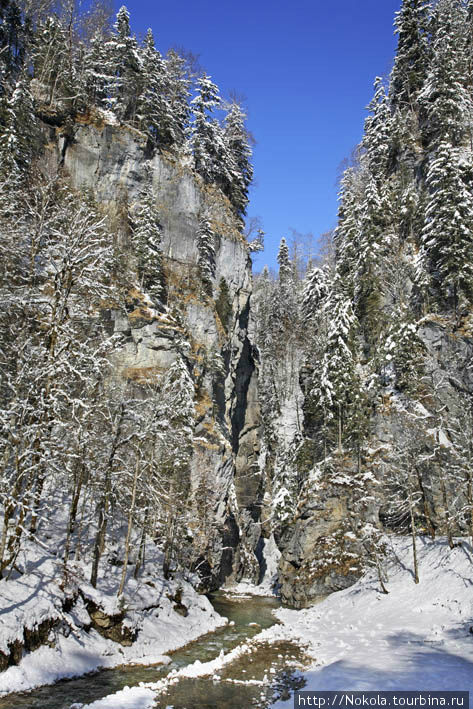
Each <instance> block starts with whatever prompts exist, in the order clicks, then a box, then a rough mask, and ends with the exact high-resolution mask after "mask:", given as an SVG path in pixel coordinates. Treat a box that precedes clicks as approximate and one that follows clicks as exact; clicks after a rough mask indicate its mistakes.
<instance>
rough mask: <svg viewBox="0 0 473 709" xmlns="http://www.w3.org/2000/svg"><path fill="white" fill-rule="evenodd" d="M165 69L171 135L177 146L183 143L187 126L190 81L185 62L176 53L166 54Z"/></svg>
mask: <svg viewBox="0 0 473 709" xmlns="http://www.w3.org/2000/svg"><path fill="white" fill-rule="evenodd" d="M166 69H167V73H168V76H169V84H168V89H169V97H168V99H169V106H170V110H171V115H172V121H173V134H174V139H175V143H176V145H177V146H182V145H183V144H184V143H185V139H186V134H187V130H188V124H189V116H190V107H189V98H190V91H189V86H190V81H189V78H188V76H187V72H186V62H185V59H184V58H183V57H181V56H180V55H179V54H177V52H174V51H173V50H171V51H170V52H168V54H167V59H166Z"/></svg>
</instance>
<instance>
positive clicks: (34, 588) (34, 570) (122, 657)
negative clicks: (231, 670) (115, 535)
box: [0, 545, 227, 706]
mask: <svg viewBox="0 0 473 709" xmlns="http://www.w3.org/2000/svg"><path fill="white" fill-rule="evenodd" d="M31 547H32V548H30V549H27V550H26V551H25V559H22V562H23V566H24V568H26V569H27V573H23V574H21V575H20V574H17V578H10V579H9V580H8V581H6V580H1V581H0V659H1V660H2V662H3V671H2V672H1V673H0V696H5V695H8V694H9V693H12V692H22V691H25V690H30V689H33V688H35V687H40V686H42V685H48V684H52V683H54V682H57V681H58V680H61V679H64V678H71V677H78V676H80V675H84V674H86V673H88V672H92V671H95V670H97V669H99V668H110V667H117V666H119V665H125V664H132V663H140V664H146V665H151V664H155V663H166V662H168V661H169V658H168V656H167V653H169V652H171V651H173V650H175V649H177V648H179V647H182V646H184V645H186V644H187V643H189V642H191V641H192V640H194V639H195V638H197V637H199V636H201V635H203V634H205V633H208V632H210V631H213V630H215V629H216V628H218V627H220V626H222V625H225V624H226V622H227V621H226V620H225V619H224V618H222V617H221V616H220V615H219V614H218V613H216V612H215V611H214V609H213V607H212V605H211V604H210V602H209V600H208V599H207V598H206V597H205V596H203V595H200V594H198V593H197V592H196V591H195V590H194V588H193V587H192V586H191V584H190V583H189V582H188V581H187V580H186V579H185V578H183V577H176V578H174V579H173V580H165V579H164V578H163V577H162V572H161V569H162V558H161V557H160V554H159V553H157V552H156V551H155V548H154V545H149V549H147V553H148V554H149V555H150V556H151V555H152V554H154V555H155V558H152V557H151V558H149V560H148V563H147V567H146V573H144V574H143V575H141V576H140V577H139V578H138V579H134V578H133V574H132V571H131V570H130V572H129V576H130V578H128V580H127V583H126V587H125V593H124V594H123V595H122V596H120V597H119V596H118V595H117V591H118V588H119V585H120V578H121V573H122V568H121V567H119V566H114V565H111V564H110V565H109V567H108V568H107V570H106V573H104V575H103V577H102V578H101V580H100V591H99V590H97V589H94V588H92V586H91V585H90V584H89V583H88V582H87V580H86V579H87V578H88V576H89V574H90V569H89V568H88V567H86V566H85V565H83V564H80V563H70V564H68V567H67V574H65V571H64V566H63V564H62V563H60V562H58V561H56V559H54V558H53V557H52V555H51V554H41V553H40V550H39V549H38V547H37V546H35V547H33V546H32V545H31ZM28 554H29V557H28ZM0 706H1V703H0Z"/></svg>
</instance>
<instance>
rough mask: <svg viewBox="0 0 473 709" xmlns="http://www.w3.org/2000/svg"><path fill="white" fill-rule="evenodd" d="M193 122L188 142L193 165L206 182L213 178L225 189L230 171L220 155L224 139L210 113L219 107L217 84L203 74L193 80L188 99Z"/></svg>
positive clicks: (211, 180) (212, 180)
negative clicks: (192, 94)
mask: <svg viewBox="0 0 473 709" xmlns="http://www.w3.org/2000/svg"><path fill="white" fill-rule="evenodd" d="M191 106H192V111H193V114H194V122H193V124H192V136H191V145H192V149H193V153H194V162H195V169H196V170H197V172H198V173H199V175H201V176H202V177H203V178H204V180H205V181H206V182H216V183H218V184H221V185H223V186H224V189H225V188H227V189H228V185H229V184H230V182H231V180H230V175H229V173H228V168H227V162H228V161H225V160H224V159H223V158H224V153H225V141H224V134H223V130H222V127H221V126H220V123H219V122H218V121H217V120H216V118H215V117H214V116H213V114H214V111H215V109H218V108H220V106H221V98H220V95H219V90H218V86H217V85H216V84H214V83H213V82H212V81H211V77H210V76H207V74H204V75H203V76H201V77H200V78H199V79H198V80H197V95H196V96H195V98H193V99H192V101H191Z"/></svg>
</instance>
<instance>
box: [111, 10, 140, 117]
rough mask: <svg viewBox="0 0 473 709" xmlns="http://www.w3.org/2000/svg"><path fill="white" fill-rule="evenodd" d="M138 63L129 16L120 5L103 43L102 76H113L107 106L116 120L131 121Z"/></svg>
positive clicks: (137, 51) (133, 114) (137, 83)
mask: <svg viewBox="0 0 473 709" xmlns="http://www.w3.org/2000/svg"><path fill="white" fill-rule="evenodd" d="M142 71H143V69H142V63H141V57H140V53H139V50H138V44H137V41H136V38H135V37H134V36H133V35H132V34H131V29H130V13H129V12H128V10H127V8H126V7H125V6H124V5H122V7H121V8H120V9H119V11H118V13H117V17H116V22H115V24H114V31H113V34H112V36H111V38H110V39H109V41H108V42H107V43H106V44H105V66H104V73H105V75H107V76H113V83H112V85H111V86H110V89H109V90H110V104H111V107H112V109H113V111H114V112H115V114H116V115H117V117H118V118H119V119H120V120H123V121H133V120H134V119H135V115H136V105H137V101H138V96H139V93H140V87H141V84H142Z"/></svg>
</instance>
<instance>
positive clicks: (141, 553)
mask: <svg viewBox="0 0 473 709" xmlns="http://www.w3.org/2000/svg"><path fill="white" fill-rule="evenodd" d="M148 509H149V508H148V507H147V508H146V510H145V517H144V520H143V529H142V530H141V539H140V549H139V552H138V558H137V559H136V564H135V570H134V572H133V578H135V579H137V578H138V574H139V571H140V568H141V567H142V566H143V564H144V563H145V547H146V527H147V525H148V514H149V512H148Z"/></svg>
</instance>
